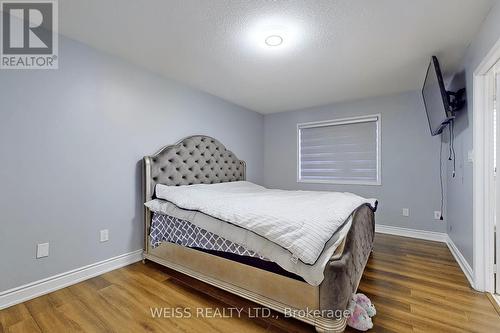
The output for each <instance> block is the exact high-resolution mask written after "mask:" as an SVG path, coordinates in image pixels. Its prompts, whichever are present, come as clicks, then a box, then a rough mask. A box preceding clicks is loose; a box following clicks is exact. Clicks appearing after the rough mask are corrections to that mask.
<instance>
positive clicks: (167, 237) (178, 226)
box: [149, 213, 267, 260]
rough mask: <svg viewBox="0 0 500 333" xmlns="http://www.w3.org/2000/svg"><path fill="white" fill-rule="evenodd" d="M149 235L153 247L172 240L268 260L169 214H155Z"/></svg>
mask: <svg viewBox="0 0 500 333" xmlns="http://www.w3.org/2000/svg"><path fill="white" fill-rule="evenodd" d="M149 237H150V239H151V246H153V248H155V247H158V246H160V244H161V243H162V242H170V243H175V244H178V245H182V246H185V247H195V248H199V249H204V250H214V251H222V252H229V253H233V254H237V255H240V256H248V257H256V258H259V259H262V260H267V259H266V258H264V257H262V256H260V255H259V254H257V253H255V252H253V251H251V250H247V249H246V248H244V247H243V246H241V245H238V244H236V243H233V242H231V241H229V240H227V239H224V238H222V237H220V236H218V235H216V234H214V233H211V232H209V231H207V230H205V229H202V228H200V227H198V226H196V225H194V224H192V223H190V222H189V221H186V220H181V219H178V218H176V217H173V216H169V215H163V214H158V213H154V214H153V219H152V221H151V232H150V235H149Z"/></svg>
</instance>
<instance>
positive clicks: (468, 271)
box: [375, 224, 474, 288]
mask: <svg viewBox="0 0 500 333" xmlns="http://www.w3.org/2000/svg"><path fill="white" fill-rule="evenodd" d="M375 232H378V233H381V234H389V235H396V236H402V237H410V238H417V239H424V240H430V241H435V242H441V243H446V245H448V248H449V249H450V252H451V254H452V255H453V257H454V258H455V260H456V262H457V263H458V265H459V266H460V268H461V269H462V271H463V272H464V275H465V277H466V278H467V280H468V281H469V283H470V285H471V287H472V288H474V279H473V278H472V277H473V276H474V274H473V271H472V268H471V267H470V265H469V263H468V262H467V260H465V258H464V256H463V255H462V253H461V252H460V251H459V250H458V248H457V246H456V245H455V243H453V241H452V240H451V238H450V237H449V236H448V234H446V233H444V232H434V231H424V230H416V229H408V228H400V227H392V226H388V225H380V224H375Z"/></svg>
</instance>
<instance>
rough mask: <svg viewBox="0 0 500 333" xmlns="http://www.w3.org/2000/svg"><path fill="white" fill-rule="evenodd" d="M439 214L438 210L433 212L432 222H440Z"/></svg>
mask: <svg viewBox="0 0 500 333" xmlns="http://www.w3.org/2000/svg"><path fill="white" fill-rule="evenodd" d="M441 216H442V215H441V212H440V211H439V210H435V211H434V220H441Z"/></svg>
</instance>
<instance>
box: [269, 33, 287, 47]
mask: <svg viewBox="0 0 500 333" xmlns="http://www.w3.org/2000/svg"><path fill="white" fill-rule="evenodd" d="M265 42H266V44H267V45H268V46H280V45H281V44H283V37H281V36H279V35H271V36H267V37H266V40H265Z"/></svg>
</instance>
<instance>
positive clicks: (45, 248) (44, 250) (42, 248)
mask: <svg viewBox="0 0 500 333" xmlns="http://www.w3.org/2000/svg"><path fill="white" fill-rule="evenodd" d="M48 256H49V243H43V244H38V245H37V246H36V258H37V259H40V258H44V257H48Z"/></svg>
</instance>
